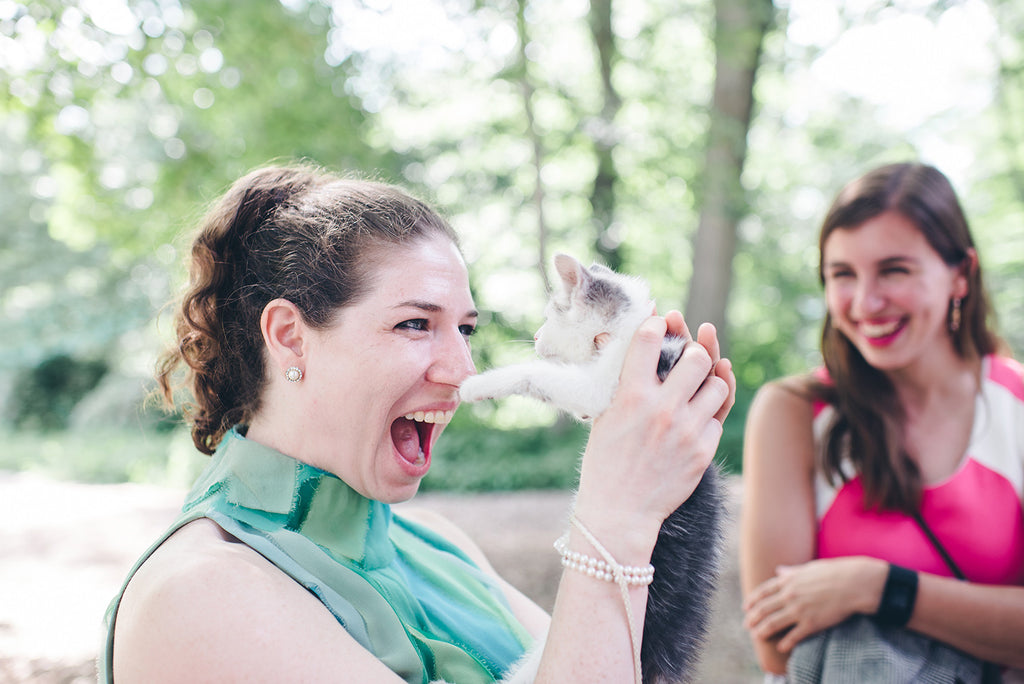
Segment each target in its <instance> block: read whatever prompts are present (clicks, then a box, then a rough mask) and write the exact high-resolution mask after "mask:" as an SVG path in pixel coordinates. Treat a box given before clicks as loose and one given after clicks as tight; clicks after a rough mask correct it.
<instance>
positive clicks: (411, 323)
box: [395, 318, 429, 330]
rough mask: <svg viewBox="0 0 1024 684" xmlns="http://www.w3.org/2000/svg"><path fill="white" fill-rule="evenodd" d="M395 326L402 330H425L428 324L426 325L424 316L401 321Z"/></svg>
mask: <svg viewBox="0 0 1024 684" xmlns="http://www.w3.org/2000/svg"><path fill="white" fill-rule="evenodd" d="M395 327H396V328H399V329H402V330H426V329H427V328H428V327H429V326H428V325H427V319H426V318H413V319H410V320H408V321H402V322H401V323H399V324H398V325H396V326H395Z"/></svg>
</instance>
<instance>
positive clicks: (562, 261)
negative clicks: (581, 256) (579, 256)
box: [555, 254, 587, 294]
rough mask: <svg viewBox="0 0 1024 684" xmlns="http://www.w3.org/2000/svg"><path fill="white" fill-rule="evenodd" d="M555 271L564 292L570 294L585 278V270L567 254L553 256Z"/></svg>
mask: <svg viewBox="0 0 1024 684" xmlns="http://www.w3.org/2000/svg"><path fill="white" fill-rule="evenodd" d="M555 270H556V271H558V275H559V277H560V278H561V279H562V284H563V285H564V286H565V291H566V292H568V293H570V294H571V293H572V292H573V291H574V290H575V289H576V288H577V287H579V286H580V284H581V283H583V282H584V281H585V280H586V278H587V269H585V268H584V267H583V264H581V263H580V262H578V261H576V259H573V258H572V257H571V256H569V255H568V254H556V255H555Z"/></svg>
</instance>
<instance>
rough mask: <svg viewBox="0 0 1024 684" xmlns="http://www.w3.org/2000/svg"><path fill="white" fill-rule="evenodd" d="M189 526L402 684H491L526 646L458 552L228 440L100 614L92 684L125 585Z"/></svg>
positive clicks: (277, 457)
mask: <svg viewBox="0 0 1024 684" xmlns="http://www.w3.org/2000/svg"><path fill="white" fill-rule="evenodd" d="M198 518H209V519H211V520H213V521H214V522H215V523H217V524H218V525H219V526H220V527H221V528H223V529H224V530H225V531H226V532H228V533H229V534H232V535H234V536H235V537H237V538H238V539H239V540H241V541H242V542H243V543H245V544H246V545H248V546H250V547H251V548H253V549H254V550H256V551H257V552H259V553H260V554H262V555H263V556H265V557H266V558H267V559H268V560H269V561H270V562H272V563H273V564H274V565H276V566H277V567H278V568H280V569H281V570H282V571H284V572H285V573H287V574H288V575H289V576H291V577H292V578H293V579H294V580H295V581H297V582H299V583H300V584H302V585H303V586H304V587H306V588H307V589H308V590H309V591H310V592H312V593H313V594H314V595H316V596H317V598H319V599H320V601H321V602H322V603H323V604H324V606H325V607H326V608H327V609H328V610H330V611H331V613H332V614H333V615H334V616H335V618H337V620H338V622H339V623H341V625H342V626H343V627H344V628H345V629H346V630H347V631H348V632H349V634H351V635H352V637H353V638H355V640H356V641H357V642H359V643H360V644H361V645H362V646H364V647H365V648H366V649H367V650H369V651H370V652H371V653H373V654H374V655H375V656H376V657H377V658H378V659H380V660H381V661H383V662H384V663H385V664H386V665H387V666H388V667H389V668H390V669H391V670H393V671H394V672H395V673H397V674H398V675H399V676H401V677H402V678H403V679H405V680H406V681H407V682H410V683H417V684H419V683H424V682H429V681H433V680H438V679H440V680H445V681H448V682H457V683H458V684H475V683H476V682H492V681H495V680H497V679H500V678H501V676H502V675H503V673H504V672H505V671H506V670H508V668H509V667H510V666H511V665H512V663H513V662H515V660H516V659H518V658H519V656H521V655H522V654H523V652H524V650H525V646H526V645H528V644H529V643H530V641H531V638H530V636H529V635H528V634H527V633H526V631H525V630H524V629H523V628H522V626H521V625H520V624H519V622H518V621H517V620H516V619H515V617H514V616H513V615H512V613H511V610H510V609H509V606H508V604H507V602H506V601H505V599H504V597H503V595H502V594H501V591H500V590H499V588H498V587H497V586H496V585H495V583H494V582H493V580H492V579H491V578H490V577H489V576H488V575H486V574H485V573H483V572H482V571H481V570H480V569H479V568H478V567H477V566H476V565H475V564H474V563H473V562H472V561H471V560H469V558H467V557H466V556H465V554H463V553H462V552H461V551H460V550H459V549H458V548H456V547H455V546H453V545H452V544H450V543H448V542H447V541H446V540H445V539H443V538H442V537H440V536H439V535H437V534H435V533H433V532H432V531H430V530H429V529H427V528H425V527H423V526H421V525H417V524H415V523H413V522H411V521H409V520H406V519H403V518H402V517H401V516H400V515H394V514H393V513H392V510H391V507H390V506H388V505H387V504H383V503H380V502H378V501H371V500H369V499H367V498H365V497H363V496H362V495H360V494H358V493H356V492H355V491H354V490H353V489H352V488H351V487H349V486H348V485H346V484H345V483H344V482H342V481H341V480H339V479H338V478H337V477H336V476H334V475H332V474H331V473H328V472H325V471H322V470H319V469H317V468H314V467H312V466H310V465H307V464H305V463H302V462H300V461H297V460H295V459H293V458H290V457H288V456H285V455H284V454H281V453H279V452H277V451H274V450H273V449H269V448H267V447H264V446H261V445H259V444H257V443H255V442H252V441H249V440H247V439H245V438H244V437H242V436H241V434H239V433H238V432H237V431H234V430H232V431H231V432H229V433H228V434H227V435H226V436H225V437H224V439H223V441H222V442H221V444H220V445H219V446H218V448H217V451H216V453H215V454H214V455H213V458H212V461H211V463H210V465H209V466H208V467H207V469H206V470H205V472H204V473H203V474H202V475H201V476H200V477H199V479H198V480H197V482H196V484H195V486H194V487H193V488H192V491H191V492H190V493H189V495H188V497H187V499H186V501H185V505H184V507H183V509H182V514H181V516H180V517H179V518H178V520H177V521H175V523H174V524H173V525H172V526H171V528H170V529H169V530H168V531H167V532H166V533H165V534H164V535H163V536H162V537H161V538H160V540H159V541H157V542H156V543H155V544H154V545H153V546H152V547H151V548H150V549H149V550H148V551H147V552H146V553H145V554H144V555H143V557H142V558H141V559H140V560H139V561H138V563H136V565H135V567H134V568H133V569H132V572H131V573H130V574H129V576H128V579H127V580H125V583H124V586H123V587H122V588H121V592H120V593H119V594H118V595H117V597H115V599H114V601H113V602H112V603H111V606H110V608H109V610H108V612H107V625H108V629H107V638H106V645H105V649H103V651H102V652H101V655H100V663H99V669H100V681H105V682H112V681H113V673H112V669H111V666H112V663H113V660H112V656H113V645H114V642H113V635H114V620H115V618H116V614H117V606H118V604H119V602H120V599H121V596H122V595H123V593H124V588H125V587H126V586H127V584H128V581H129V580H130V579H131V576H132V575H133V574H134V573H135V571H136V570H137V569H138V568H139V566H141V565H142V563H143V562H144V561H145V560H146V559H147V558H148V557H149V556H150V555H151V554H152V553H153V551H155V550H156V548H157V547H158V546H159V545H160V544H161V543H162V542H163V541H164V540H166V539H167V537H169V536H170V535H171V534H172V533H173V532H174V531H175V530H177V529H179V528H180V527H181V526H182V525H185V524H186V523H188V522H191V521H193V520H196V519H198Z"/></svg>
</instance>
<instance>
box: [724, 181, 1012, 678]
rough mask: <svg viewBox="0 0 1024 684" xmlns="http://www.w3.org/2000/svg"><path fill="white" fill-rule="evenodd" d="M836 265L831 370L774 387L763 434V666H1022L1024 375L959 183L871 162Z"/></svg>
mask: <svg viewBox="0 0 1024 684" xmlns="http://www.w3.org/2000/svg"><path fill="white" fill-rule="evenodd" d="M820 258H821V267H820V277H821V281H822V283H823V284H824V288H825V302H826V305H827V316H826V318H825V327H824V333H823V336H822V355H823V357H824V362H825V365H824V368H823V369H821V370H820V371H819V372H817V373H814V374H810V375H806V376H801V377H794V378H787V379H785V380H781V381H777V382H774V383H771V384H769V385H767V386H766V387H764V388H763V389H762V390H761V391H760V392H759V394H758V396H757V398H756V399H755V401H754V403H753V405H752V407H751V410H750V413H749V417H748V424H747V432H746V436H745V447H744V465H743V474H744V502H743V517H742V521H741V527H742V531H741V542H740V544H741V548H740V553H741V577H742V582H743V589H744V593H745V594H746V610H747V613H746V623H747V626H748V627H749V628H750V630H751V634H752V636H753V640H754V645H755V647H756V650H757V654H758V658H759V660H760V663H761V666H762V668H763V669H764V671H765V672H766V673H769V674H770V675H774V676H777V677H783V676H788V677H789V678H790V679H791V680H794V681H800V682H805V681H819V680H820V681H878V682H892V683H895V682H909V681H914V682H918V681H936V682H938V681H950V682H952V681H958V682H959V681H963V682H968V681H980V680H981V678H982V673H983V672H989V673H994V674H997V673H999V672H1000V671H1002V670H1005V672H1004V673H1003V674H1004V675H1005V676H1006V678H1007V680H1008V681H1010V680H1011V678H1014V677H1019V676H1020V674H1021V673H1020V671H1019V670H1016V671H1013V670H1010V669H1009V668H1008V667H1007V666H1010V667H1016V668H1021V667H1024V586H1022V585H1024V507H1022V501H1024V431H1022V430H1021V426H1022V425H1024V377H1022V373H1021V366H1020V364H1018V363H1017V362H1016V361H1014V360H1013V359H1011V358H1008V357H1007V356H1006V355H1005V351H1004V345H1003V344H1002V342H1001V341H1000V340H999V338H998V337H997V336H996V334H995V333H994V332H993V330H992V328H991V327H990V324H989V318H990V316H989V303H988V296H987V294H986V292H985V288H984V286H983V282H982V277H981V266H980V264H979V260H978V254H977V252H976V250H975V247H974V242H973V239H972V238H971V234H970V232H969V230H968V226H967V222H966V220H965V219H964V214H963V212H962V210H961V208H960V204H959V202H958V200H957V197H956V195H955V193H954V191H953V188H952V187H951V186H950V184H949V181H948V180H947V179H946V178H945V176H943V175H942V174H941V173H940V172H939V171H938V170H936V169H934V168H932V167H929V166H924V165H920V164H896V165H891V166H885V167H882V168H879V169H876V170H874V171H872V172H871V173H868V174H867V175H866V176H864V177H863V178H860V179H858V180H856V181H854V182H852V183H850V184H849V185H848V186H847V187H846V188H845V189H844V190H843V191H842V192H841V193H840V194H839V197H838V198H837V199H836V201H835V202H834V204H833V205H832V208H831V209H830V211H829V212H828V214H827V216H826V218H825V221H824V225H823V227H822V231H821V236H820ZM868 618H870V619H868ZM844 640H845V641H844ZM801 642H803V643H801ZM868 642H871V643H868ZM837 644H838V645H837ZM837 654H838V655H840V656H845V657H846V660H843V659H838V660H836V658H835V656H836V655H837ZM879 654H881V655H880V657H879V658H878V659H877V660H876V661H873V660H872V659H871V658H870V657H869V656H873V655H879ZM963 654H966V656H970V657H966V656H964V655H963ZM830 659H832V662H830ZM986 662H987V663H989V665H984V663H986ZM867 663H871V667H873V668H875V669H872V670H870V671H868V670H860V671H858V670H856V669H855V667H866V666H867V665H866V664H867ZM830 668H836V670H831V669H830ZM953 670H956V672H955V673H953V672H952V671H953ZM967 670H971V671H973V672H974V679H973V680H972V679H971V678H969V677H968V675H967V674H966V672H967ZM830 672H835V673H836V674H832V675H830V674H829V673H830ZM868 672H870V674H868ZM836 677H840V678H841V679H837V678H836ZM986 681H987V680H986ZM1012 681H1021V680H1020V679H1012Z"/></svg>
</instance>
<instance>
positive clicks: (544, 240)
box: [516, 0, 551, 291]
mask: <svg viewBox="0 0 1024 684" xmlns="http://www.w3.org/2000/svg"><path fill="white" fill-rule="evenodd" d="M527 1H528V0H519V1H518V3H517V4H516V37H517V38H518V40H519V68H518V72H519V92H520V93H521V95H522V98H523V113H524V114H525V115H526V134H527V136H528V137H529V139H530V144H531V146H532V148H533V197H532V198H531V201H532V202H533V209H534V211H535V212H536V215H537V270H538V271H539V273H540V280H541V283H543V285H544V289H545V291H547V290H550V289H551V282H550V280H549V279H548V224H547V219H546V218H545V215H544V184H543V183H542V182H541V177H540V170H541V168H542V167H543V164H544V146H543V144H542V142H541V137H540V134H539V133H538V132H537V126H536V123H535V119H534V115H533V92H534V88H533V84H532V83H531V82H530V68H529V64H530V60H529V59H528V58H527V56H526V46H527V45H529V43H530V35H529V32H528V31H527V28H526V3H527Z"/></svg>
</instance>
